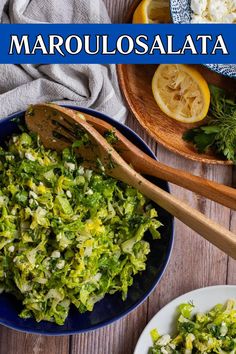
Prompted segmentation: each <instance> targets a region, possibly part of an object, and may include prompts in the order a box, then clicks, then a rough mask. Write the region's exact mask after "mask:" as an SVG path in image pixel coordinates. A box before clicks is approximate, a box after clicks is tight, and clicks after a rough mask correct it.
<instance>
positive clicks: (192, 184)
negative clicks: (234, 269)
mask: <svg viewBox="0 0 236 354" xmlns="http://www.w3.org/2000/svg"><path fill="white" fill-rule="evenodd" d="M60 110H63V111H65V112H68V113H69V114H70V115H71V116H73V117H74V116H76V115H77V114H78V112H76V111H73V110H70V109H68V108H62V107H60ZM83 115H84V116H85V117H86V120H87V121H88V122H89V123H90V124H91V125H92V126H93V127H94V128H95V129H96V130H97V131H98V132H99V133H100V134H104V132H106V131H107V130H112V129H114V128H113V127H112V126H111V125H110V124H108V123H107V122H104V121H102V120H100V119H98V118H94V117H93V116H91V115H89V114H84V113H83ZM115 134H116V136H117V138H118V142H117V145H116V147H115V149H116V150H117V151H118V152H119V154H120V155H121V156H122V158H123V159H124V160H125V161H126V162H127V163H130V164H131V165H132V166H133V167H134V169H135V170H136V171H138V172H139V173H141V174H146V175H149V176H154V177H157V178H161V179H163V180H164V181H168V182H171V183H174V184H176V185H178V186H180V187H183V188H186V189H188V190H190V191H192V192H194V193H197V194H199V195H202V196H204V197H206V198H208V199H210V200H213V201H215V202H217V203H220V204H221V205H224V206H226V207H228V208H230V209H232V210H236V189H234V188H231V187H228V186H224V185H222V184H219V183H216V182H212V181H209V180H207V179H204V178H202V177H198V176H194V175H192V174H190V173H188V172H184V171H182V170H178V169H175V168H173V167H169V166H167V165H164V164H163V163H161V162H158V161H155V160H153V159H152V158H150V157H149V156H148V155H147V154H145V153H144V152H143V151H141V150H140V149H139V148H138V147H137V146H135V145H134V144H132V143H131V142H130V141H129V140H128V139H127V138H126V137H125V136H123V135H122V134H121V133H120V132H119V131H115Z"/></svg>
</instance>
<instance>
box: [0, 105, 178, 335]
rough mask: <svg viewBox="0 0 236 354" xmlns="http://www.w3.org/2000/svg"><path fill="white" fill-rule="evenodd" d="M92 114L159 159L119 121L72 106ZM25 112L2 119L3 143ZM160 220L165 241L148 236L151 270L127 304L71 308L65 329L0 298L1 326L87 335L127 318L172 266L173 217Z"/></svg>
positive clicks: (112, 298)
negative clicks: (24, 315) (87, 309)
mask: <svg viewBox="0 0 236 354" xmlns="http://www.w3.org/2000/svg"><path fill="white" fill-rule="evenodd" d="M68 107H69V108H72V109H75V110H78V109H79V110H80V111H82V112H85V113H88V114H91V115H93V116H95V117H98V118H100V119H103V120H104V121H106V122H108V123H110V124H112V125H113V126H114V127H115V128H117V129H118V130H119V131H120V132H121V133H122V134H124V135H125V136H126V137H127V138H128V139H129V140H130V141H132V142H133V143H134V144H135V145H136V146H138V147H139V148H140V149H142V150H143V151H144V152H145V153H146V154H148V155H149V156H151V157H153V158H155V155H154V154H153V153H152V151H151V150H150V149H149V147H148V146H147V145H146V144H145V143H144V141H143V140H142V139H141V138H140V137H139V136H138V135H137V134H135V133H134V132H133V131H132V130H131V129H129V128H128V127H126V126H124V125H123V124H120V123H118V122H116V121H115V120H113V119H111V118H109V117H107V116H105V115H103V114H101V113H98V112H95V111H92V110H88V109H84V108H78V107H71V106H68ZM24 113H25V112H20V113H16V114H13V115H11V116H9V117H7V118H5V119H2V120H0V142H1V143H3V142H4V141H6V139H7V137H9V136H11V135H12V134H13V133H17V132H18V131H19V128H18V125H17V123H16V121H15V119H14V118H16V117H19V118H20V120H21V121H22V123H23V122H24ZM150 180H152V182H154V183H155V184H156V185H158V186H160V187H161V188H162V189H164V190H166V191H169V189H168V184H167V183H166V182H164V181H160V180H158V179H150ZM156 208H157V210H158V213H159V219H160V221H161V222H162V223H163V224H164V225H165V226H164V227H162V229H161V234H162V239H161V240H152V238H151V237H150V235H148V234H147V235H146V236H145V237H146V239H147V240H148V241H149V242H150V245H151V253H150V254H149V256H148V261H147V269H146V270H145V271H144V272H142V273H141V274H139V275H137V276H135V278H134V283H133V285H132V286H131V287H130V289H129V292H128V297H127V299H126V301H122V299H121V294H119V293H116V294H114V295H107V296H105V298H104V299H103V300H101V301H100V302H98V303H97V304H96V305H95V307H94V310H93V311H92V312H86V313H84V314H80V313H79V312H78V310H77V309H76V308H75V307H73V306H71V310H70V312H69V316H68V318H67V320H66V322H65V324H64V325H63V326H59V325H57V324H54V323H50V322H46V321H42V322H40V323H37V322H36V321H35V320H33V319H26V320H25V319H21V318H20V317H19V316H18V314H19V313H20V311H21V307H22V306H21V303H20V302H18V301H17V300H16V299H15V298H14V297H13V296H12V295H9V294H4V293H3V294H1V295H0V324H2V325H5V326H7V327H10V328H13V329H16V330H19V331H23V332H27V333H37V334H42V335H49V336H52V335H53V336H59V335H70V334H77V333H84V332H87V331H91V330H95V329H98V328H101V327H103V326H106V325H108V324H111V323H112V322H114V321H116V320H118V319H120V318H121V317H123V316H126V315H127V314H128V313H130V312H131V311H132V310H134V309H135V308H136V307H137V306H139V305H140V304H141V303H142V302H143V301H144V300H145V299H146V298H147V297H148V296H149V294H150V293H151V292H152V291H153V290H154V288H155V287H156V285H157V284H158V282H159V281H160V279H161V277H162V275H163V273H164V271H165V269H166V266H167V264H168V261H169V258H170V254H171V250H172V245H173V218H172V216H171V215H170V214H169V213H167V212H166V211H165V210H163V209H161V208H160V207H158V206H156Z"/></svg>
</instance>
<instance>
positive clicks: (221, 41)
mask: <svg viewBox="0 0 236 354" xmlns="http://www.w3.org/2000/svg"><path fill="white" fill-rule="evenodd" d="M217 50H221V51H222V53H223V54H229V52H228V49H227V47H226V44H225V42H224V38H223V37H222V35H219V36H218V37H217V40H216V43H215V46H214V49H213V51H212V54H216V51H217Z"/></svg>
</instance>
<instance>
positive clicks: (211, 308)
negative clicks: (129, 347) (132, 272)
mask: <svg viewBox="0 0 236 354" xmlns="http://www.w3.org/2000/svg"><path fill="white" fill-rule="evenodd" d="M235 338H236V286H234V285H217V286H211V287H206V288H201V289H197V290H194V291H191V292H189V293H187V294H184V295H182V296H180V297H178V298H177V299H175V300H173V301H172V302H170V303H169V304H168V305H166V306H165V307H164V308H162V309H161V310H160V311H159V312H158V313H157V314H156V315H155V316H154V317H153V319H152V320H151V321H150V322H149V323H148V325H147V326H146V328H145V329H144V331H143V333H142V334H141V336H140V338H139V341H138V343H137V345H136V348H135V350H134V354H181V353H185V354H192V353H195V354H201V353H202V354H203V353H221V354H225V353H231V354H234V353H236V339H235Z"/></svg>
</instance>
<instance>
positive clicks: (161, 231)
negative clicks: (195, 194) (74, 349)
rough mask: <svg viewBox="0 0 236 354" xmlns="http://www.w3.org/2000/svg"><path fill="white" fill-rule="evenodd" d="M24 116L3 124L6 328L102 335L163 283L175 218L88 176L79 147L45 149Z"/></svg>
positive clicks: (1, 267)
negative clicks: (101, 331)
mask: <svg viewBox="0 0 236 354" xmlns="http://www.w3.org/2000/svg"><path fill="white" fill-rule="evenodd" d="M68 108H71V109H75V110H79V111H82V112H85V113H88V114H91V115H93V116H95V117H97V118H100V119H103V120H104V121H106V122H108V123H110V124H111V125H113V126H114V127H115V128H116V129H118V130H119V131H120V132H121V133H122V134H123V135H125V136H126V138H128V139H129V140H130V141H132V142H133V143H134V144H135V145H136V146H138V147H139V148H140V149H141V150H143V151H144V152H145V153H147V154H148V155H149V156H151V157H153V158H154V159H155V156H154V154H153V153H152V151H151V150H150V149H149V147H148V146H147V145H146V144H145V143H144V142H143V140H142V139H141V138H140V137H139V136H138V135H137V134H135V133H134V132H133V131H132V130H131V129H130V128H128V127H126V126H124V125H122V124H120V123H118V122H116V121H114V120H113V119H111V118H109V117H107V116H105V115H103V114H101V113H98V112H95V111H92V110H88V109H84V108H78V107H68ZM24 115H25V112H20V113H16V114H14V115H11V116H9V117H7V118H5V119H2V120H1V121H0V141H1V148H0V220H1V223H0V235H1V238H0V289H1V295H0V324H3V325H5V326H8V327H10V328H13V329H16V330H20V331H24V332H28V333H38V334H43V335H69V334H75V333H83V332H86V331H90V330H95V329H97V328H101V327H103V326H106V325H108V324H111V323H112V322H114V321H116V320H118V319H120V318H121V317H123V316H125V315H127V314H128V313H129V312H131V311H132V310H134V309H135V308H136V307H137V306H138V305H140V304H141V303H142V302H143V301H144V300H145V299H146V298H147V296H149V294H150V293H151V292H152V290H153V289H154V288H155V287H156V285H157V284H158V282H159V281H160V279H161V277H162V275H163V273H164V271H165V268H166V266H167V263H168V261H169V258H170V254H171V250H172V245H173V218H172V216H171V215H170V214H168V213H167V212H166V211H165V210H163V209H161V208H160V207H159V206H158V205H154V204H153V203H150V201H148V200H146V198H145V197H144V196H142V195H141V194H140V193H139V192H137V191H136V190H135V189H133V188H132V187H129V186H127V185H124V184H123V183H121V182H118V181H116V180H114V179H112V178H110V177H108V176H105V175H104V174H103V173H102V172H101V173H98V172H94V171H90V170H86V169H85V168H83V166H82V165H81V161H80V160H79V158H78V157H77V156H76V155H75V152H74V148H73V146H72V147H71V148H68V149H66V150H64V151H63V153H62V154H59V153H57V152H55V151H50V150H47V149H45V148H44V147H43V146H42V144H41V142H40V140H39V138H38V137H37V136H35V135H34V134H32V133H31V132H29V131H27V129H26V127H25V124H24ZM76 146H78V142H77V144H76ZM150 180H151V181H152V182H153V183H155V184H156V185H158V186H160V187H161V188H162V189H164V190H166V191H169V189H168V184H167V183H166V182H164V181H161V180H158V179H153V178H152V179H150Z"/></svg>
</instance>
